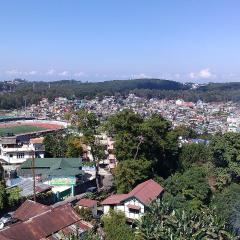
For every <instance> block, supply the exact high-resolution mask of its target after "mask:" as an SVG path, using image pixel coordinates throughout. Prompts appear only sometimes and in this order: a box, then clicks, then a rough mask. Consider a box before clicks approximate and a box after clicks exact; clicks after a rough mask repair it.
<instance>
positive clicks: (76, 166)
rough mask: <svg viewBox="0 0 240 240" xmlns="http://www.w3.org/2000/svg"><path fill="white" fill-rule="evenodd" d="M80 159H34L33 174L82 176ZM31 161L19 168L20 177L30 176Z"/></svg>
mask: <svg viewBox="0 0 240 240" xmlns="http://www.w3.org/2000/svg"><path fill="white" fill-rule="evenodd" d="M81 167H82V159H81V158H36V159H35V173H36V174H39V175H46V176H76V175H79V174H83V171H82V170H81ZM31 169H32V159H28V160H27V161H25V162H24V163H22V165H21V166H20V168H19V170H18V174H19V175H20V176H25V175H32V170H31Z"/></svg>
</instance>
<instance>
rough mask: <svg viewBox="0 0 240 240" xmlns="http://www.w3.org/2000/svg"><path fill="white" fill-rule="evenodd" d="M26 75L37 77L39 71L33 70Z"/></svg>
mask: <svg viewBox="0 0 240 240" xmlns="http://www.w3.org/2000/svg"><path fill="white" fill-rule="evenodd" d="M24 74H25V75H36V74H37V71H35V70H32V71H30V72H25V73H24Z"/></svg>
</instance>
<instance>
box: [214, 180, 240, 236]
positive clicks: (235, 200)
mask: <svg viewBox="0 0 240 240" xmlns="http://www.w3.org/2000/svg"><path fill="white" fill-rule="evenodd" d="M239 206H240V185H239V184H236V183H233V184H231V185H230V186H229V187H227V188H225V189H224V190H223V191H221V192H218V193H216V194H215V197H214V199H213V202H212V207H213V208H216V212H217V213H218V216H219V217H221V218H222V219H224V220H225V221H226V223H227V226H228V228H229V229H231V230H232V231H234V232H235V233H236V234H238V235H239V234H240V207H239Z"/></svg>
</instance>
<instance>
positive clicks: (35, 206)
mask: <svg viewBox="0 0 240 240" xmlns="http://www.w3.org/2000/svg"><path fill="white" fill-rule="evenodd" d="M47 210H49V207H48V206H45V205H43V204H40V203H37V202H34V201H31V200H26V201H25V202H24V203H23V204H22V205H21V206H20V207H19V208H18V209H17V210H16V211H15V212H14V214H13V217H14V218H16V219H18V220H21V221H26V220H28V219H29V218H32V217H34V216H36V215H38V214H41V213H44V212H46V211H47Z"/></svg>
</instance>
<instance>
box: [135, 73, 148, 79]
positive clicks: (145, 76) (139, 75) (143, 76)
mask: <svg viewBox="0 0 240 240" xmlns="http://www.w3.org/2000/svg"><path fill="white" fill-rule="evenodd" d="M131 78H133V79H138V78H151V77H150V76H148V75H147V74H145V73H140V74H133V75H132V76H131Z"/></svg>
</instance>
